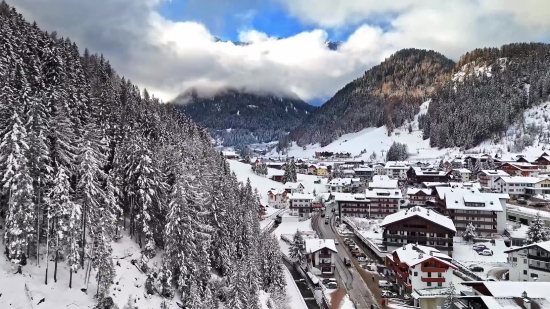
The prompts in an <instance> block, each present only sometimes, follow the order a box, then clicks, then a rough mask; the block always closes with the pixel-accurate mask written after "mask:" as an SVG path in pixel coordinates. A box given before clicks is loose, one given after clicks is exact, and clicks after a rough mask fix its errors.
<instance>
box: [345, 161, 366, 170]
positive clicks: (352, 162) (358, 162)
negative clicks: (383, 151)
mask: <svg viewBox="0 0 550 309" xmlns="http://www.w3.org/2000/svg"><path fill="white" fill-rule="evenodd" d="M344 163H345V164H346V165H351V167H352V168H356V167H359V166H361V165H363V164H365V161H363V160H346V161H344Z"/></svg>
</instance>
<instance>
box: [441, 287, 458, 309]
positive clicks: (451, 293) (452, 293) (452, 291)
mask: <svg viewBox="0 0 550 309" xmlns="http://www.w3.org/2000/svg"><path fill="white" fill-rule="evenodd" d="M455 302H456V288H455V285H454V283H452V282H451V283H450V284H449V287H448V288H447V289H446V290H445V304H444V305H443V307H444V308H445V309H455V308H456V304H455Z"/></svg>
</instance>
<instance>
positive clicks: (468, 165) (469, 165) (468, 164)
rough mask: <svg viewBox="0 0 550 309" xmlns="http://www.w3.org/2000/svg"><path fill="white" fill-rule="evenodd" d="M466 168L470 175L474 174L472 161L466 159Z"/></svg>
mask: <svg viewBox="0 0 550 309" xmlns="http://www.w3.org/2000/svg"><path fill="white" fill-rule="evenodd" d="M466 168H467V169H468V170H469V171H471V172H472V173H473V172H474V164H473V163H472V159H470V158H468V160H466Z"/></svg>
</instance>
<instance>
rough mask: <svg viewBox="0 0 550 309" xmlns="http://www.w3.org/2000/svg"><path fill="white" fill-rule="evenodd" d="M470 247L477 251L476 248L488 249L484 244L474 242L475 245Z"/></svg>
mask: <svg viewBox="0 0 550 309" xmlns="http://www.w3.org/2000/svg"><path fill="white" fill-rule="evenodd" d="M472 249H474V250H476V251H478V250H479V251H481V250H485V249H489V248H487V246H486V245H484V244H475V245H473V246H472Z"/></svg>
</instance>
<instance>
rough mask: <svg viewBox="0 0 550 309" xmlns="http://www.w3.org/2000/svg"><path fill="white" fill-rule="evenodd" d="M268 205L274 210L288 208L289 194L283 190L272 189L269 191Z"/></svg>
mask: <svg viewBox="0 0 550 309" xmlns="http://www.w3.org/2000/svg"><path fill="white" fill-rule="evenodd" d="M267 204H268V205H269V206H271V207H273V208H279V209H282V208H287V206H288V193H287V192H286V191H285V190H281V189H271V190H269V191H267Z"/></svg>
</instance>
